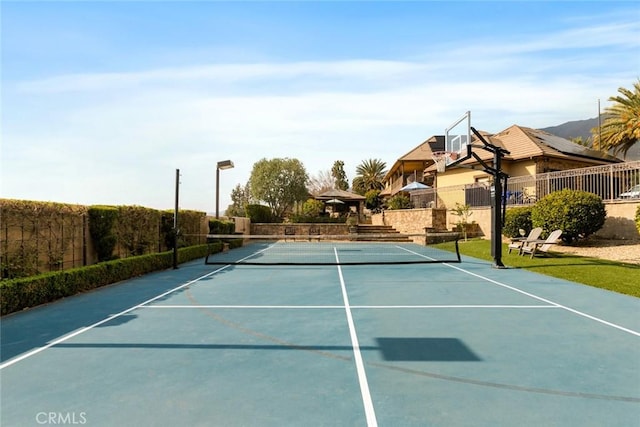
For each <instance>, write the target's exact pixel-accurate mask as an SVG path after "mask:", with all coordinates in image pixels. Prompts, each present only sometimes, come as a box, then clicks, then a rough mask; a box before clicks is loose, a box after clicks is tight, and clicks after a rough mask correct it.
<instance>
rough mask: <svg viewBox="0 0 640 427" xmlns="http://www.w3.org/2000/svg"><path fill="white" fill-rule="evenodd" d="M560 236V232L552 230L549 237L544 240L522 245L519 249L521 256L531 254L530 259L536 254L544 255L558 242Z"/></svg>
mask: <svg viewBox="0 0 640 427" xmlns="http://www.w3.org/2000/svg"><path fill="white" fill-rule="evenodd" d="M560 236H562V230H554V231H552V232H551V234H549V237H547V238H546V239H544V240H537V241H533V242H529V243H528V244H526V245H522V248H520V251H521V254H525V253H527V254H531V258H533V256H534V255H535V254H538V253H545V254H546V253H548V251H549V249H551V247H552V246H553V245H555V244H556V243H557V242H558V239H559V238H560Z"/></svg>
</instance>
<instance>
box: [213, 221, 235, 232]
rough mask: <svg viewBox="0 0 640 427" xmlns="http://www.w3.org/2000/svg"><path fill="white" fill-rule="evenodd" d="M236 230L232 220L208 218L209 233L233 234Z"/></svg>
mask: <svg viewBox="0 0 640 427" xmlns="http://www.w3.org/2000/svg"><path fill="white" fill-rule="evenodd" d="M235 232H236V223H235V222H233V221H221V220H219V219H210V220H209V234H233V233H235Z"/></svg>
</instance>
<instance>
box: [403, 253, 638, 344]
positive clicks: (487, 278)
mask: <svg viewBox="0 0 640 427" xmlns="http://www.w3.org/2000/svg"><path fill="white" fill-rule="evenodd" d="M405 250H406V251H407V252H411V253H413V254H415V255H418V256H422V257H425V258H429V257H427V256H425V255H421V254H419V253H417V252H413V251H412V250H409V249H405ZM443 264H444V265H446V266H447V267H450V268H453V269H456V270H458V271H461V272H463V273H465V274H468V275H470V276H474V277H477V278H479V279H482V280H486V281H487V282H490V283H493V284H495V285H498V286H502V287H503V288H507V289H510V290H512V291H515V292H518V293H521V294H523V295H526V296H528V297H530V298H534V299H537V300H538V301H542V302H546V303H547V304H551V305H555V306H557V307H559V308H562V309H564V310H567V311H569V312H571V313H573V314H577V315H578V316H582V317H586V318H587V319H591V320H593V321H596V322H599V323H602V324H603V325H607V326H610V327H612V328H615V329H618V330H620V331H623V332H626V333H628V334H631V335H635V336H637V337H640V332H638V331H634V330H633V329H629V328H625V327H624V326H620V325H618V324H615V323H612V322H608V321H606V320H604V319H601V318H599V317H595V316H592V315H590V314H587V313H584V312H582V311H580V310H576V309H575V308H571V307H567V306H566V305H562V304H560V303H557V302H554V301H551V300H550V299H547V298H543V297H540V296H538V295H535V294H532V293H530V292H527V291H523V290H522V289H518V288H516V287H513V286H511V285H507V284H506V283H502V282H498V281H497V280H493V279H491V278H489V277H485V276H482V275H481V274H477V273H473V272H471V271H469V270H465V269H464V268H461V267H458V266H455V265H451V264H449V263H443Z"/></svg>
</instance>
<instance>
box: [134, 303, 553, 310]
mask: <svg viewBox="0 0 640 427" xmlns="http://www.w3.org/2000/svg"><path fill="white" fill-rule="evenodd" d="M350 307H351V308H352V309H362V310H366V309H375V310H378V309H391V310H393V309H412V308H417V309H432V308H489V309H490V308H519V309H540V308H544V309H550V308H552V309H558V308H561V307H559V306H557V305H541V304H537V305H508V304H506V305H505V304H498V305H490V304H483V305H473V304H464V305H352V306H350ZM140 308H145V309H152V310H162V309H165V310H166V309H176V310H181V309H186V310H189V309H202V308H211V309H224V308H229V309H275V310H280V309H282V310H305V309H312V310H315V309H325V308H326V309H344V308H345V306H344V305H147V306H144V307H140Z"/></svg>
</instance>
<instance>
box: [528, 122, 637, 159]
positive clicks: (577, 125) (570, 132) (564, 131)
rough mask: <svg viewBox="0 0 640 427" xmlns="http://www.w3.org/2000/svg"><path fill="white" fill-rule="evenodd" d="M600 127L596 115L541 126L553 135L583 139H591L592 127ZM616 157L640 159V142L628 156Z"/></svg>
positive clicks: (620, 157)
mask: <svg viewBox="0 0 640 427" xmlns="http://www.w3.org/2000/svg"><path fill="white" fill-rule="evenodd" d="M604 118H605V116H604V115H602V116H601V120H602V121H604ZM597 127H598V118H597V117H594V118H591V119H585V120H573V121H569V122H565V123H562V124H561V125H556V126H549V127H546V128H540V130H543V131H545V132H549V133H550V134H552V135H556V136H559V137H561V138H565V139H568V140H573V139H575V138H582V140H583V141H587V140H591V139H592V137H591V129H594V128H597ZM616 157H618V158H619V159H622V160H625V161H632V160H640V143H637V142H636V143H635V144H634V146H633V147H631V149H630V150H629V151H628V152H627V155H626V156H622V154H618V155H617V156H616Z"/></svg>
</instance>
